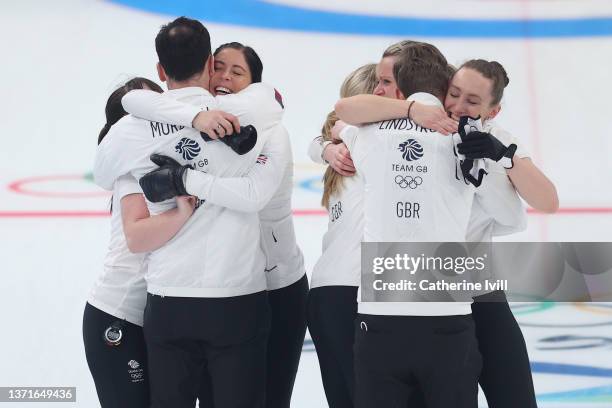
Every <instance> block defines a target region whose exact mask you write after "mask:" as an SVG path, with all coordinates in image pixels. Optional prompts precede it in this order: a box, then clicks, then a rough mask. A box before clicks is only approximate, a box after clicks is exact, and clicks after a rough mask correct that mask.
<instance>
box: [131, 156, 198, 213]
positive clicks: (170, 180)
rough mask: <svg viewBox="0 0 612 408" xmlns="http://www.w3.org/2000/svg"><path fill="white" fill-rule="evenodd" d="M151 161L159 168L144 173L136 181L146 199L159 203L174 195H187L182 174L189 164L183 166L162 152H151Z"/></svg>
mask: <svg viewBox="0 0 612 408" xmlns="http://www.w3.org/2000/svg"><path fill="white" fill-rule="evenodd" d="M151 161H152V162H153V163H155V164H157V165H158V166H159V168H157V169H155V170H153V171H151V172H149V173H147V174H145V175H144V176H142V178H141V179H140V181H139V182H138V183H139V184H140V187H141V188H142V191H143V193H144V195H145V197H147V200H149V201H151V202H153V203H159V202H160V201H164V200H168V199H170V198H173V197H176V196H181V195H188V194H187V190H185V183H184V181H183V175H184V174H185V171H186V170H187V169H188V168H191V166H183V165H181V164H180V163H179V162H177V161H176V160H174V159H173V158H171V157H168V156H164V155H162V154H152V155H151Z"/></svg>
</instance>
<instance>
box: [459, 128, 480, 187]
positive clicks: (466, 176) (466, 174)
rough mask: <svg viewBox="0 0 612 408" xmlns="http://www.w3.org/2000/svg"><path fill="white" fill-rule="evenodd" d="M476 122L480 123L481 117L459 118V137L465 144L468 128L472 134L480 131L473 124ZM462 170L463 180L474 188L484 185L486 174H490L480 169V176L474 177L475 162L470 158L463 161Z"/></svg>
mask: <svg viewBox="0 0 612 408" xmlns="http://www.w3.org/2000/svg"><path fill="white" fill-rule="evenodd" d="M475 121H480V116H479V117H477V118H472V117H470V116H462V117H461V118H459V129H458V132H459V136H461V141H462V142H463V141H464V140H466V139H467V134H466V130H465V128H466V127H467V126H469V127H470V133H469V134H472V132H476V131H478V127H476V126H477V125H474V124H472V123H471V122H475ZM461 144H462V143H458V144H457V147H459V146H461ZM456 154H457V152H455V155H456ZM459 167H460V168H461V174H462V176H463V180H464V181H465V182H466V184H467V183H470V184H472V185H473V186H474V187H480V185H481V184H482V180H483V178H484V176H485V175H486V174H488V173H487V172H486V171H485V170H484V169H479V170H478V175H477V176H476V177H475V176H473V175H472V168H473V167H474V160H473V159H470V158H467V157H466V158H465V159H464V160H462V161H461V163H460V166H459ZM455 177H456V178H457V179H459V177H458V176H457V174H455Z"/></svg>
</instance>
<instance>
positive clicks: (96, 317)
mask: <svg viewBox="0 0 612 408" xmlns="http://www.w3.org/2000/svg"><path fill="white" fill-rule="evenodd" d="M113 324H116V325H118V326H120V328H121V332H122V338H121V342H120V344H119V345H117V346H109V345H107V344H106V342H105V341H104V337H103V336H104V332H105V331H106V329H107V328H109V327H110V326H111V325H113ZM83 343H84V345H85V357H86V358H87V365H88V366H89V371H90V372H91V375H92V377H93V380H94V383H95V385H96V392H97V393H98V399H99V400H100V405H101V406H102V408H123V407H125V408H148V407H149V378H148V374H147V352H146V347H145V341H144V336H143V333H142V327H140V326H137V325H135V324H132V323H129V322H127V321H125V320H120V319H118V318H117V317H115V316H112V315H110V314H108V313H105V312H103V311H101V310H99V309H97V308H95V307H93V306H92V305H90V304H89V303H87V304H86V305H85V312H84V313H83Z"/></svg>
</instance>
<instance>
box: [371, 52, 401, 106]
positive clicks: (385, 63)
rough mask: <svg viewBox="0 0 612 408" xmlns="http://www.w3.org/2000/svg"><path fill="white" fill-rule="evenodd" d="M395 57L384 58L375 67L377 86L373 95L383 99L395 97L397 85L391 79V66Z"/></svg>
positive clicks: (392, 78) (393, 79)
mask: <svg viewBox="0 0 612 408" xmlns="http://www.w3.org/2000/svg"><path fill="white" fill-rule="evenodd" d="M396 60H397V57H384V58H383V59H382V60H380V62H379V63H378V65H377V66H376V78H377V79H378V84H377V85H376V88H374V92H373V93H374V95H378V96H384V97H385V98H396V97H397V83H396V82H395V78H394V77H393V65H395V61H396Z"/></svg>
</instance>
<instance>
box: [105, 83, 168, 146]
mask: <svg viewBox="0 0 612 408" xmlns="http://www.w3.org/2000/svg"><path fill="white" fill-rule="evenodd" d="M144 88H148V89H150V90H152V91H155V92H159V93H162V92H163V90H162V88H161V87H160V86H159V85H157V84H156V83H155V82H153V81H151V80H150V79H147V78H141V77H136V78H132V79H130V80H129V81H127V82H126V83H125V85H123V86H120V87H119V88H117V89H115V90H114V91H113V93H111V94H110V96H109V97H108V99H107V100H106V107H105V108H104V113H105V115H106V123H105V124H104V127H103V128H102V130H100V133H99V134H98V144H100V142H102V140H103V139H104V136H106V134H107V133H108V131H109V130H110V128H111V126H113V125H114V124H115V123H117V122H118V121H119V119H121V118H122V117H124V116H125V115H127V112H126V111H125V110H123V106H122V105H121V98H123V96H124V95H125V94H126V93H128V92H130V91H131V90H132V89H144Z"/></svg>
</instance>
